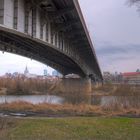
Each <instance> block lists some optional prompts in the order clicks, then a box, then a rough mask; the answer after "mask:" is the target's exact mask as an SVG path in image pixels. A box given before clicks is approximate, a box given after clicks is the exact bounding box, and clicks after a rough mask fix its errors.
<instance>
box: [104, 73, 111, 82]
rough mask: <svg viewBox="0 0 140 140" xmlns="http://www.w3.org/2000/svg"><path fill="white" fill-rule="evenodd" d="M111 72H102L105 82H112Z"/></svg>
mask: <svg viewBox="0 0 140 140" xmlns="http://www.w3.org/2000/svg"><path fill="white" fill-rule="evenodd" d="M112 78H113V77H112V74H111V73H110V72H103V79H104V82H105V83H108V82H112Z"/></svg>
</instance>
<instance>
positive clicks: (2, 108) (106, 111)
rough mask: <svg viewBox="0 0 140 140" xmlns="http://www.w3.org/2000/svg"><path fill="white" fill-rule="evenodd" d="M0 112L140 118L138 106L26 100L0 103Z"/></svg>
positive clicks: (8, 113)
mask: <svg viewBox="0 0 140 140" xmlns="http://www.w3.org/2000/svg"><path fill="white" fill-rule="evenodd" d="M0 113H2V114H4V115H12V114H13V116H14V114H23V115H24V114H25V116H41V117H46V116H47V117H68V116H127V117H137V118H140V109H139V108H125V107H124V108H123V107H121V106H119V105H118V106H109V107H107V106H95V105H88V104H77V105H72V104H63V105H53V104H47V103H42V104H36V105H35V104H31V103H28V102H12V103H4V104H1V105H0Z"/></svg>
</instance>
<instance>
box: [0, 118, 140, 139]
mask: <svg viewBox="0 0 140 140" xmlns="http://www.w3.org/2000/svg"><path fill="white" fill-rule="evenodd" d="M139 126H140V119H135V118H110V117H76V118H70V117H69V118H24V119H21V118H1V119H0V129H1V131H0V139H1V140H93V139H94V140H139V139H140V134H139V132H140V127H139Z"/></svg>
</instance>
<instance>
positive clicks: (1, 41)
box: [0, 29, 86, 77]
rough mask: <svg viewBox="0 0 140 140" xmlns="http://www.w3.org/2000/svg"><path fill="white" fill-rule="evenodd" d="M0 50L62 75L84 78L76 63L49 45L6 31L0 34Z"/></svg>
mask: <svg viewBox="0 0 140 140" xmlns="http://www.w3.org/2000/svg"><path fill="white" fill-rule="evenodd" d="M0 50H2V51H5V52H11V53H14V54H19V55H22V56H25V57H28V58H31V59H35V60H37V61H40V62H42V63H44V64H47V65H49V66H50V67H52V68H54V69H56V70H58V71H59V72H60V73H62V74H63V75H67V74H72V73H74V74H78V75H80V76H81V77H85V76H86V74H85V73H84V72H83V71H82V69H81V68H80V67H79V66H78V64H76V62H74V61H73V60H72V59H71V58H70V57H68V56H67V55H65V54H64V53H62V52H61V51H59V50H58V49H56V48H54V47H53V46H50V44H47V43H44V42H43V41H41V40H37V39H33V38H31V37H25V36H24V35H21V34H20V35H19V34H18V35H17V34H13V32H9V31H8V32H7V31H6V29H5V31H1V32H0Z"/></svg>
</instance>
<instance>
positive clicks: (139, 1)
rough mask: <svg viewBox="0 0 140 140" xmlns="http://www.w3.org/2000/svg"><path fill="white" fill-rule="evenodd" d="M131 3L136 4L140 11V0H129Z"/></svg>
mask: <svg viewBox="0 0 140 140" xmlns="http://www.w3.org/2000/svg"><path fill="white" fill-rule="evenodd" d="M128 3H129V5H130V6H131V5H136V6H137V8H138V9H137V10H138V11H139V12H140V0H128Z"/></svg>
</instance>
